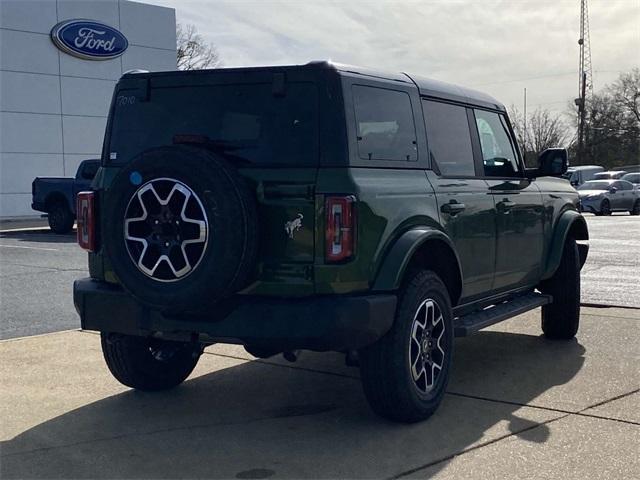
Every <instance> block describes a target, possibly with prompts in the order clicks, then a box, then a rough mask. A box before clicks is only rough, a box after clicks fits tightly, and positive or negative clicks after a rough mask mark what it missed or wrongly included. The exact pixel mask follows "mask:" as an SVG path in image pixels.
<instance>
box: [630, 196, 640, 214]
mask: <svg viewBox="0 0 640 480" xmlns="http://www.w3.org/2000/svg"><path fill="white" fill-rule="evenodd" d="M629 213H631V215H640V198H639V199H638V200H636V201H635V203H634V204H633V208H632V209H631V210H630V211H629Z"/></svg>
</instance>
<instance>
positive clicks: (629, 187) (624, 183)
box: [613, 180, 633, 190]
mask: <svg viewBox="0 0 640 480" xmlns="http://www.w3.org/2000/svg"><path fill="white" fill-rule="evenodd" d="M613 186H614V187H616V188H617V189H618V190H633V185H631V183H629V182H627V181H626V180H624V181H623V180H620V181H619V182H616V183H614V184H613Z"/></svg>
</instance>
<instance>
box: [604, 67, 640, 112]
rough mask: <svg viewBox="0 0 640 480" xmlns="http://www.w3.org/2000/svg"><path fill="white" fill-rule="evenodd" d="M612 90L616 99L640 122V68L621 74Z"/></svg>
mask: <svg viewBox="0 0 640 480" xmlns="http://www.w3.org/2000/svg"><path fill="white" fill-rule="evenodd" d="M610 90H611V93H612V95H613V99H614V101H615V102H616V103H617V104H618V105H620V107H622V108H623V109H625V110H626V111H627V113H628V114H630V115H633V117H634V118H635V120H636V122H639V123H640V68H634V69H633V70H631V71H630V72H627V73H623V74H621V75H620V77H619V78H618V80H617V81H616V82H614V83H613V85H611V87H610Z"/></svg>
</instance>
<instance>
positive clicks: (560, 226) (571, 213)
mask: <svg viewBox="0 0 640 480" xmlns="http://www.w3.org/2000/svg"><path fill="white" fill-rule="evenodd" d="M569 232H571V234H572V236H573V238H575V239H576V240H589V230H588V228H587V222H586V220H585V219H584V217H583V216H582V215H581V214H580V213H578V212H576V211H575V210H566V211H565V212H563V213H562V214H561V215H560V218H558V221H557V222H556V224H555V227H554V228H553V234H552V237H551V243H550V245H549V250H548V252H549V253H548V254H547V258H546V262H545V264H544V268H543V272H542V280H546V279H548V278H550V277H552V276H553V274H554V273H555V271H556V269H557V268H558V265H560V259H561V258H562V251H563V249H564V243H565V242H566V241H567V237H568V236H569ZM578 248H579V253H580V267H582V266H583V265H584V262H586V260H587V254H588V252H589V245H586V244H580V245H579V246H578Z"/></svg>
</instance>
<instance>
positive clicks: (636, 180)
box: [621, 172, 640, 189]
mask: <svg viewBox="0 0 640 480" xmlns="http://www.w3.org/2000/svg"><path fill="white" fill-rule="evenodd" d="M621 180H626V181H627V182H631V183H633V186H634V187H635V188H636V189H637V188H640V173H635V172H634V173H627V174H625V175H623V176H622V178H621Z"/></svg>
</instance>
